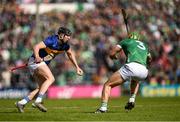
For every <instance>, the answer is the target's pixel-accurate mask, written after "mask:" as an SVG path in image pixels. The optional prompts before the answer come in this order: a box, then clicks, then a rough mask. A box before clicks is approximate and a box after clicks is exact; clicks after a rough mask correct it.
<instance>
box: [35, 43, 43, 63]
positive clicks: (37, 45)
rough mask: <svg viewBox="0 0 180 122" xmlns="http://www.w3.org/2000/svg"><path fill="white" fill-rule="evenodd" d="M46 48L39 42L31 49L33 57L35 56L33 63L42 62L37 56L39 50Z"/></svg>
mask: <svg viewBox="0 0 180 122" xmlns="http://www.w3.org/2000/svg"><path fill="white" fill-rule="evenodd" d="M43 48H46V45H45V44H44V42H39V43H38V44H36V45H35V46H34V47H33V52H34V56H35V62H36V63H39V62H41V61H42V59H41V57H40V56H39V50H40V49H43Z"/></svg>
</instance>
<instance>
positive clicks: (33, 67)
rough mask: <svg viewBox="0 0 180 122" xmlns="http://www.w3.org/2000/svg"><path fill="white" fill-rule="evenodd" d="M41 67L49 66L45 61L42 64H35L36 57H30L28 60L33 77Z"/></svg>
mask: <svg viewBox="0 0 180 122" xmlns="http://www.w3.org/2000/svg"><path fill="white" fill-rule="evenodd" d="M41 65H47V64H46V63H45V62H44V61H43V62H41V63H35V60H34V57H30V58H29V60H28V68H29V70H30V73H31V75H33V74H34V71H35V70H36V69H37V68H38V67H39V66H41Z"/></svg>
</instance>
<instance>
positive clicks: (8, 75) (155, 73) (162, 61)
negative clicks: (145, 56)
mask: <svg viewBox="0 0 180 122" xmlns="http://www.w3.org/2000/svg"><path fill="white" fill-rule="evenodd" d="M91 2H92V1H91ZM94 4H95V6H96V7H95V9H94V10H88V11H84V10H83V8H82V9H79V11H77V12H75V13H73V14H72V13H67V12H55V11H53V12H48V13H45V14H41V15H40V22H39V24H40V26H39V28H40V30H41V35H40V36H41V37H40V40H37V38H36V29H35V27H36V25H35V24H36V23H35V20H36V19H35V15H31V14H28V13H24V11H23V10H22V9H20V8H19V5H18V3H17V2H16V1H15V0H9V1H7V2H5V3H1V4H0V88H5V87H28V88H32V87H33V83H32V82H33V79H32V78H31V76H30V74H29V73H28V70H27V69H22V70H17V71H15V72H13V73H12V72H10V71H9V69H10V68H11V67H12V66H14V65H20V64H23V63H25V62H26V61H27V59H28V57H29V56H31V55H32V47H33V45H34V44H36V43H37V42H39V41H42V40H43V39H45V38H46V37H47V36H48V35H51V34H54V33H56V32H57V29H58V27H59V26H66V27H68V28H69V29H70V30H71V31H72V32H73V35H72V38H71V40H70V42H69V43H70V44H71V47H72V48H73V49H74V50H75V54H76V57H77V60H78V63H79V64H80V67H81V68H82V69H83V70H84V74H85V75H84V76H83V77H80V76H77V75H76V72H75V69H74V68H72V67H73V64H71V62H70V61H69V60H68V58H67V56H66V55H65V54H62V55H59V56H57V57H56V58H55V59H54V61H52V63H51V65H50V68H51V69H52V72H53V74H54V76H55V78H56V82H55V84H56V85H61V86H62V85H78V84H94V85H99V84H103V83H104V82H105V81H106V80H107V77H108V76H109V74H111V73H112V72H114V71H116V70H118V69H119V68H120V66H122V65H123V64H124V63H125V55H124V54H123V53H121V54H120V55H119V59H118V60H116V61H112V60H111V59H110V58H109V57H108V50H109V47H110V46H111V45H112V44H117V43H118V42H119V41H120V40H122V39H124V38H126V37H127V33H126V28H125V25H124V22H123V17H122V14H121V11H120V8H126V10H127V13H128V14H129V15H128V16H129V18H128V19H129V21H128V22H129V26H130V30H131V31H138V32H139V33H141V34H142V35H143V38H142V40H143V41H144V42H146V43H147V44H148V45H149V47H150V51H151V54H152V57H153V60H152V63H151V66H150V73H149V77H148V78H147V80H146V81H145V82H144V83H145V84H151V85H169V84H180V65H179V62H180V60H179V59H180V50H179V47H180V19H179V17H180V12H179V11H178V10H180V6H178V4H179V1H178V0H171V1H168V0H163V1H160V0H133V1H131V0H121V1H119V0H95V1H94Z"/></svg>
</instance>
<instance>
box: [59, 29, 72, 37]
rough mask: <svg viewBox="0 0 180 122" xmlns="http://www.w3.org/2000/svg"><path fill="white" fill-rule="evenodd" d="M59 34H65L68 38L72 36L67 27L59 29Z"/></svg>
mask: <svg viewBox="0 0 180 122" xmlns="http://www.w3.org/2000/svg"><path fill="white" fill-rule="evenodd" d="M58 34H65V35H67V36H71V34H72V33H71V31H70V30H69V29H68V28H65V27H59V29H58Z"/></svg>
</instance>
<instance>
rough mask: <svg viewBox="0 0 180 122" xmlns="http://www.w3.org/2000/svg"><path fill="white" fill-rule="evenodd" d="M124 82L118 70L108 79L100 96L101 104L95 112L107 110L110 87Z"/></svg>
mask: <svg viewBox="0 0 180 122" xmlns="http://www.w3.org/2000/svg"><path fill="white" fill-rule="evenodd" d="M123 82H124V80H123V78H122V76H121V74H120V73H119V71H117V72H115V73H114V74H113V75H112V76H111V77H110V78H109V79H108V81H107V82H106V83H105V84H104V86H103V90H102V96H101V106H100V108H99V109H98V110H97V111H96V112H95V113H100V112H101V113H102V112H106V111H107V104H108V99H109V96H110V92H111V89H112V88H113V87H115V86H118V85H121V84H122V83H123Z"/></svg>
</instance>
